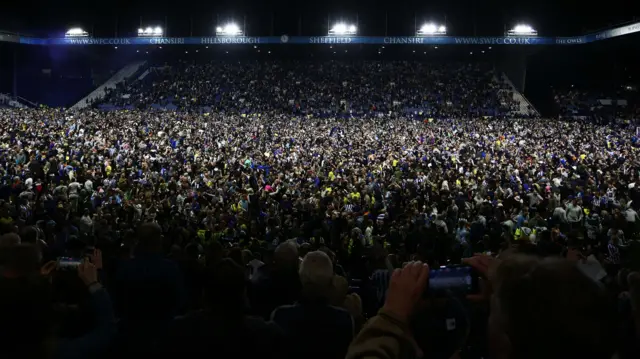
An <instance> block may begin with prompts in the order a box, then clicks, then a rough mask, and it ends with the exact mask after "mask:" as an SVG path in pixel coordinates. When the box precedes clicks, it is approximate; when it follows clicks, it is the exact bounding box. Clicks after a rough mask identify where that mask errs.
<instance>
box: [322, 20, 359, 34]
mask: <svg viewBox="0 0 640 359" xmlns="http://www.w3.org/2000/svg"><path fill="white" fill-rule="evenodd" d="M357 32H358V27H357V26H356V25H347V24H344V23H337V24H335V25H334V26H333V27H332V28H331V29H329V35H334V36H342V35H355V34H356V33H357Z"/></svg>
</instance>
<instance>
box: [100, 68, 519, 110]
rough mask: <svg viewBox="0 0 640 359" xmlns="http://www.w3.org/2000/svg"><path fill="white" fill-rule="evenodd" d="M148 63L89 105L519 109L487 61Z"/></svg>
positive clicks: (292, 108) (260, 108) (289, 108)
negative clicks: (143, 71)
mask: <svg viewBox="0 0 640 359" xmlns="http://www.w3.org/2000/svg"><path fill="white" fill-rule="evenodd" d="M153 69H154V70H153V71H152V72H151V73H150V74H149V75H146V77H145V78H144V79H142V80H140V81H133V82H132V83H129V84H127V85H123V86H120V87H118V88H116V89H114V90H113V91H111V92H110V93H109V95H108V96H107V97H106V98H105V99H104V100H101V101H100V102H98V103H96V105H100V104H103V105H104V104H108V105H110V106H114V107H118V108H126V107H135V108H137V109H148V108H149V107H150V106H151V105H156V106H175V107H176V108H179V109H182V110H196V109H200V108H202V107H208V108H212V109H213V110H219V111H225V112H227V113H228V112H236V113H252V112H258V111H260V112H270V111H278V112H283V111H284V112H292V113H298V114H313V115H315V116H328V115H335V114H337V113H346V114H353V115H359V116H361V115H365V114H373V113H388V112H389V111H393V112H416V113H417V112H424V113H429V114H430V117H437V118H440V117H447V116H455V117H467V116H479V115H490V116H508V115H510V114H513V113H515V112H517V110H518V105H517V103H515V102H514V100H513V94H512V92H511V91H509V90H508V87H507V86H505V85H504V84H502V83H500V82H499V81H498V80H497V79H496V78H495V76H494V71H493V70H492V66H491V65H490V64H488V63H487V64H484V63H473V64H469V63H465V64H463V63H446V64H432V63H424V62H411V61H388V62H380V61H360V62H346V61H328V62H310V61H264V62H220V61H213V62H187V61H182V62H177V63H175V64H172V65H171V66H165V65H164V64H163V65H162V66H158V67H153ZM499 90H505V91H499Z"/></svg>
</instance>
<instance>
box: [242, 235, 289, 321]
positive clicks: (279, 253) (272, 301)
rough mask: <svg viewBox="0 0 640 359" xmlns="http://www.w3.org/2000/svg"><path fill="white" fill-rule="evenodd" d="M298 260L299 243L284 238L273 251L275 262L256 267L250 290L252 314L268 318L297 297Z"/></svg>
mask: <svg viewBox="0 0 640 359" xmlns="http://www.w3.org/2000/svg"><path fill="white" fill-rule="evenodd" d="M265 262H266V261H265ZM298 262H299V258H298V246H297V244H295V243H293V242H291V241H285V242H283V243H281V244H280V245H278V247H276V249H275V250H274V252H273V261H272V262H270V263H269V262H267V263H265V264H264V265H263V266H260V267H259V268H258V269H257V270H256V272H255V273H254V275H253V276H252V278H251V287H250V293H249V299H250V303H251V309H252V311H253V314H255V315H258V316H261V317H263V318H265V319H268V318H269V315H270V314H271V312H273V310H274V309H276V308H277V307H279V306H281V305H284V304H292V303H294V302H295V301H296V300H297V299H298V297H299V295H300V279H299V277H298Z"/></svg>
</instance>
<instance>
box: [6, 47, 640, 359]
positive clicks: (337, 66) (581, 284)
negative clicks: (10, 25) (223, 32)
mask: <svg viewBox="0 0 640 359" xmlns="http://www.w3.org/2000/svg"><path fill="white" fill-rule="evenodd" d="M454 39H455V38H454ZM466 39H471V40H476V38H466ZM498 39H502V40H504V39H507V40H510V38H498ZM559 39H560V40H562V41H569V40H567V39H562V38H559ZM100 40H101V39H91V41H100ZM125 40H126V39H125ZM283 40H284V39H283ZM283 40H280V41H281V42H282V43H284V42H286V41H283ZM539 40H540V41H547V42H550V41H551V40H552V39H551V38H540V39H539ZM553 40H554V41H555V40H556V39H555V38H554V39H553ZM572 40H574V41H578V40H580V41H581V40H582V38H578V37H576V38H572ZM43 41H44V40H43ZM87 41H89V39H87ZM105 41H107V40H105ZM108 41H111V40H108ZM157 41H159V40H157ZM167 41H169V40H167ZM287 41H288V38H287ZM514 41H515V40H514ZM471 42H473V41H471ZM196 43H197V42H196ZM554 43H555V42H554ZM0 45H1V46H5V45H4V44H0ZM45 45H46V44H42V46H40V45H38V46H39V47H38V46H32V47H31V48H30V49H25V48H23V47H20V46H18V45H16V46H14V47H11V49H12V51H14V50H15V51H16V52H15V53H13V54H15V57H14V59H15V58H17V59H21V60H22V59H24V60H25V61H13V62H11V61H9V62H7V61H6V59H9V60H11V56H8V55H7V54H6V53H4V54H3V53H2V52H0V60H2V63H1V64H0V65H6V64H9V65H7V66H4V67H2V68H1V69H2V70H5V69H7V68H9V69H10V70H11V71H14V72H13V75H14V76H5V75H3V77H2V78H3V79H6V81H3V83H2V84H1V86H2V87H0V88H2V89H3V91H5V90H4V89H5V88H9V89H12V90H15V91H14V93H13V94H12V95H11V96H0V104H2V103H3V102H4V104H5V105H9V104H10V101H13V99H15V98H17V95H21V96H25V97H28V98H30V99H33V101H36V102H38V106H33V108H15V107H11V108H9V107H8V106H7V107H6V108H4V107H3V108H0V139H1V141H0V320H1V321H2V324H3V325H1V326H0V358H3V359H4V358H65V359H66V358H129V357H139V358H146V357H149V358H155V357H164V356H180V357H185V358H188V357H196V356H198V357H202V356H204V355H207V356H213V357H222V358H265V357H273V358H306V359H315V358H318V359H325V358H332V359H333V358H335V359H337V358H348V359H356V358H358V359H360V358H362V359H365V358H367V359H371V358H380V359H384V358H389V359H391V358H393V359H401V358H411V359H413V358H416V359H417V358H436V359H450V358H473V359H476V358H487V357H492V358H518V359H523V358H524V359H539V358H545V359H574V358H575V359H584V358H594V359H611V358H612V357H614V355H615V356H617V357H619V358H620V359H628V358H629V359H631V358H638V357H640V355H639V354H638V353H640V345H639V344H640V341H639V340H638V338H639V336H638V325H639V324H640V310H639V308H640V274H639V272H638V271H640V257H638V254H639V253H640V252H638V251H639V249H640V241H639V239H640V215H638V211H639V210H640V186H638V180H639V179H640V157H639V156H640V151H638V148H639V147H640V133H638V131H637V127H636V125H637V118H636V117H635V116H636V115H637V112H636V111H637V110H636V109H637V106H636V104H637V99H636V97H635V93H634V92H633V91H632V90H633V87H632V86H631V85H629V84H626V83H625V84H624V85H625V87H624V88H622V87H621V85H622V83H621V82H620V81H618V82H617V83H615V82H612V83H611V84H610V85H604V84H605V81H603V82H602V84H600V83H599V84H598V85H597V86H594V88H595V90H594V89H593V88H589V89H588V90H585V87H581V86H579V84H577V83H576V86H575V87H571V86H569V87H565V86H561V85H563V83H562V81H561V79H560V76H557V77H555V76H554V75H553V74H551V71H552V70H551V69H550V68H551V67H550V66H548V63H547V62H546V61H551V60H549V58H551V56H549V52H550V51H551V50H549V49H548V48H547V49H540V50H536V51H538V52H537V53H535V54H533V50H529V49H525V50H520V49H512V48H507V49H504V50H494V49H492V48H491V47H489V46H485V45H482V47H480V45H477V46H472V47H470V48H466V47H465V46H462V45H461V46H458V47H456V48H455V49H442V48H440V49H436V48H435V47H432V48H430V50H432V51H431V52H427V51H423V53H422V54H415V52H416V51H415V50H414V49H413V48H411V47H402V46H400V47H398V48H397V50H394V51H393V52H392V51H388V52H389V53H390V54H387V53H386V52H385V55H384V56H383V54H382V52H383V51H381V49H382V47H378V46H377V45H376V46H370V47H366V46H360V47H359V51H360V52H358V51H354V50H351V52H350V53H349V55H342V52H341V53H340V56H338V54H337V51H332V52H328V51H326V50H327V46H325V45H328V44H323V46H321V47H318V48H314V47H300V50H297V51H298V52H297V53H296V52H294V51H292V50H290V49H291V48H289V47H287V45H284V44H282V45H281V46H282V48H285V49H286V51H282V53H280V54H279V55H278V56H276V53H275V52H276V51H275V50H274V51H273V52H274V53H273V54H271V50H265V51H263V52H262V53H259V52H258V51H260V50H261V48H258V47H257V46H256V47H253V46H244V47H242V49H238V48H236V47H232V46H231V45H230V47H228V48H224V47H221V48H219V49H215V50H214V49H210V50H211V51H210V52H205V51H204V50H205V49H206V50H209V49H207V47H203V46H200V45H195V44H194V45H193V46H200V47H198V48H197V49H196V50H195V51H193V50H191V51H189V50H185V49H184V48H183V47H180V46H176V47H172V48H168V47H167V48H164V49H161V47H160V46H158V45H157V44H154V46H149V47H139V48H136V47H134V46H133V45H131V46H129V49H123V48H122V47H121V48H117V46H103V47H102V48H100V49H90V46H86V47H85V46H80V45H78V48H77V49H73V50H67V49H65V48H64V46H63V45H60V46H45ZM70 46H71V45H70ZM328 46H331V47H329V49H331V50H334V48H333V46H332V45H328ZM585 46H591V45H585ZM123 47H124V46H123ZM452 47H455V46H452ZM7 48H9V47H7V46H5V47H2V48H1V49H7ZM192 48H193V47H192ZM352 48H354V47H350V48H349V49H352ZM226 49H234V50H237V51H236V53H237V54H229V53H228V52H233V50H229V51H227V50H226ZM469 49H472V50H469ZM160 50H162V51H160ZM335 50H344V53H345V54H346V53H347V50H346V48H345V49H342V48H339V47H338V46H336V49H335ZM385 50H386V49H385ZM436 50H438V51H436ZM449 50H451V51H449ZM94 51H95V52H94ZM198 51H201V52H198ZM241 51H242V53H240V52H241ZM529 51H531V52H532V54H531V57H532V59H535V58H536V56H537V57H538V60H540V59H542V61H539V62H537V65H538V69H536V65H535V64H532V66H531V67H530V68H531V69H532V70H531V73H530V74H529V75H527V71H529V70H528V69H529V67H527V64H526V62H525V61H524V60H522V58H524V57H525V56H523V54H525V53H527V52H529ZM554 51H555V50H554ZM567 51H569V50H567ZM584 51H587V52H585V53H588V51H594V50H589V49H587V50H584ZM596 51H601V50H596ZM321 52H322V53H321ZM194 53H195V54H194ZM353 53H355V54H353ZM585 53H580V54H579V56H582V57H584V54H585ZM27 54H30V56H26V55H27ZM558 54H560V55H562V52H559V53H558ZM31 55H36V56H34V57H32V56H31ZM417 55H420V56H424V57H423V59H424V60H422V59H420V58H417V57H416V56H417ZM579 56H578V57H579ZM552 60H556V59H555V58H554V59H552ZM565 60H566V58H564V57H561V59H560V60H558V61H565ZM532 62H533V61H532ZM597 65H599V66H602V64H597ZM568 67H570V66H568ZM596 69H597V67H596ZM564 71H566V69H564ZM558 72H559V73H560V72H562V71H558ZM541 74H543V75H541ZM588 75H589V72H581V73H579V74H577V75H576V76H577V77H587V76H588ZM9 77H12V78H11V79H9ZM602 77H603V78H607V77H609V76H608V75H603V76H602ZM529 79H530V80H531V81H530V82H532V83H533V84H534V85H533V86H531V87H532V88H533V89H534V90H535V91H532V92H529V93H527V91H525V86H524V85H525V82H527V81H529ZM573 80H574V79H573V78H572V79H571V81H573ZM567 81H569V80H567ZM571 81H569V82H571ZM5 82H6V84H5ZM585 82H589V81H588V80H585ZM7 84H9V85H10V86H7ZM630 86H631V87H630ZM628 87H629V88H628ZM563 89H572V90H563ZM596 90H597V91H596ZM529 94H532V95H533V96H529ZM525 95H526V97H525ZM534 98H535V99H537V100H539V101H529V99H534ZM603 100H604V102H603ZM608 100H610V101H611V105H608V104H607V103H606V102H607V101H608ZM614 100H615V106H613V102H614ZM621 100H624V101H626V106H622V101H621ZM11 104H14V103H11ZM74 104H75V106H73V107H72V108H70V109H68V110H66V109H65V108H64V107H67V106H71V105H74ZM14 105H15V104H14ZM534 105H535V107H534ZM598 106H601V108H597V107H598ZM607 106H613V107H612V108H613V109H610V108H609V107H607ZM621 107H624V110H621V109H620V108H621ZM541 115H543V116H541ZM551 117H553V118H551ZM488 343H490V344H488Z"/></svg>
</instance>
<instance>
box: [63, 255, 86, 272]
mask: <svg viewBox="0 0 640 359" xmlns="http://www.w3.org/2000/svg"><path fill="white" fill-rule="evenodd" d="M81 262H82V260H81V259H79V258H71V257H58V268H59V269H62V270H66V269H76V268H78V266H79V265H80V263H81Z"/></svg>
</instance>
